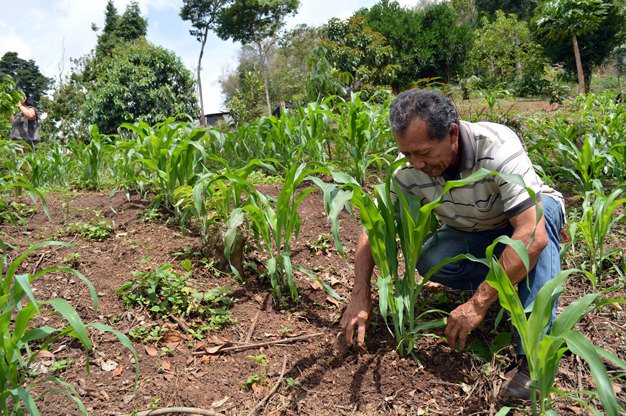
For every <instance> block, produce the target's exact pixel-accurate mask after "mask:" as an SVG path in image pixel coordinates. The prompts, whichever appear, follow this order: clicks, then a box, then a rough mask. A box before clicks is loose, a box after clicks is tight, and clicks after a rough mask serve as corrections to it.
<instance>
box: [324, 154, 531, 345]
mask: <svg viewBox="0 0 626 416" xmlns="http://www.w3.org/2000/svg"><path fill="white" fill-rule="evenodd" d="M405 164H406V159H404V158H403V159H400V160H398V161H396V162H395V163H394V164H393V167H395V168H398V167H401V166H404V165H405ZM391 172H393V169H392V170H390V173H389V174H388V175H387V179H386V181H385V183H384V184H380V185H377V186H376V187H374V193H375V196H374V198H372V197H371V196H370V195H368V194H367V192H366V191H365V190H364V189H363V188H362V187H361V186H360V185H359V184H358V183H357V181H356V180H354V179H353V178H350V177H347V176H346V175H338V174H335V175H334V178H335V180H336V181H338V182H340V183H343V185H342V186H341V188H337V186H336V185H335V184H325V183H323V182H321V181H319V180H317V181H316V182H315V183H316V184H317V185H318V186H319V187H320V188H321V189H322V190H323V192H324V205H325V207H326V211H327V214H328V216H329V221H330V222H331V224H332V226H331V231H332V233H333V237H334V238H335V243H336V244H340V240H339V236H338V234H337V232H338V229H339V227H338V223H337V222H338V214H339V212H340V211H341V208H342V207H344V206H346V205H347V202H348V200H349V201H350V202H351V204H352V205H353V206H355V207H357V208H358V209H359V214H360V221H361V224H362V225H363V228H364V229H365V230H366V232H367V235H368V238H369V245H370V249H371V252H372V256H373V258H374V262H375V263H376V266H378V272H379V277H378V282H377V283H378V296H379V308H380V312H381V316H382V317H383V318H384V319H385V321H387V319H388V318H389V317H391V319H392V322H393V331H392V333H393V334H394V336H395V338H396V341H397V342H398V350H399V352H400V354H402V355H407V354H411V353H412V351H413V348H414V345H415V342H416V339H417V338H418V337H419V336H421V335H420V333H421V332H422V331H423V330H425V329H431V328H435V327H438V326H443V325H445V320H444V319H436V320H431V321H422V318H424V317H425V316H427V315H428V314H432V313H442V311H439V310H426V311H424V307H423V306H424V305H423V300H422V291H423V288H424V285H425V284H426V282H427V281H428V280H429V279H430V277H431V276H432V275H433V274H434V273H436V272H437V271H438V270H439V269H440V268H441V267H443V266H444V265H445V264H447V263H448V262H452V261H458V260H459V259H460V258H461V257H462V256H457V257H455V258H451V259H445V260H444V261H442V263H440V264H439V265H437V266H435V267H433V269H431V270H430V271H429V272H428V273H427V274H426V275H425V276H421V278H416V269H415V267H416V265H417V262H418V260H419V255H420V252H421V250H422V247H423V245H424V243H425V242H426V240H427V239H428V238H429V237H430V236H431V235H432V233H433V232H434V231H435V229H436V227H437V220H436V218H435V216H434V214H433V210H434V209H435V208H437V207H438V206H439V205H441V204H442V203H443V202H442V201H443V197H444V195H445V194H446V193H447V192H449V191H450V190H451V189H454V188H458V187H462V186H465V185H468V184H471V183H474V182H476V181H479V180H482V179H484V178H485V177H487V176H490V175H493V176H498V177H499V180H503V181H507V182H509V183H515V184H518V185H520V186H522V187H524V188H525V189H527V190H528V192H529V193H530V195H531V197H532V198H533V200H534V199H535V194H534V192H533V191H532V190H531V189H529V188H527V187H526V186H525V184H524V182H523V180H522V179H521V177H519V176H518V175H507V174H500V173H497V172H490V171H487V170H484V169H483V170H480V171H478V172H475V173H474V174H472V175H470V176H468V177H466V178H463V179H460V180H456V181H448V182H446V185H445V186H444V188H443V190H442V191H441V194H440V196H439V197H438V198H437V199H435V200H433V201H432V202H430V203H427V204H425V205H420V202H419V199H418V197H417V196H414V195H412V194H407V193H405V192H404V191H402V190H401V189H400V188H399V186H398V185H397V183H396V182H395V181H393V175H392V173H391ZM392 193H393V194H394V195H395V200H394V198H392ZM537 209H538V210H540V208H539V206H538V207H537ZM538 213H540V211H538ZM538 217H539V216H538ZM397 241H399V242H400V248H401V252H402V257H403V259H404V265H405V271H404V274H403V276H400V272H399V267H398V266H399V262H398V254H399V253H398V244H397ZM338 250H339V251H340V252H343V250H342V249H341V248H340V247H338ZM390 331H391V329H390Z"/></svg>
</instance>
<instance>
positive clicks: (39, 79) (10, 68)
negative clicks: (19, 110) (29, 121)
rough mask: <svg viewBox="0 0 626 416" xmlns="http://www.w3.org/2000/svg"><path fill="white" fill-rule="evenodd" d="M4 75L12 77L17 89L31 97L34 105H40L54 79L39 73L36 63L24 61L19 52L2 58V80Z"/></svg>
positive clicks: (0, 67)
mask: <svg viewBox="0 0 626 416" xmlns="http://www.w3.org/2000/svg"><path fill="white" fill-rule="evenodd" d="M3 74H4V75H8V76H10V77H11V78H12V79H13V81H14V83H15V87H16V88H17V89H18V90H21V91H23V92H24V93H25V94H27V95H29V96H30V97H31V99H32V100H33V101H34V103H38V102H39V100H40V99H41V96H42V95H43V94H44V93H45V92H46V91H47V90H48V88H50V86H51V85H52V79H50V78H48V77H46V76H44V75H43V74H42V73H41V71H39V67H38V66H37V64H36V63H35V61H33V60H32V59H29V60H25V59H22V58H20V57H19V56H18V55H17V52H7V53H5V54H4V55H3V56H2V58H0V78H1V77H2V75H3Z"/></svg>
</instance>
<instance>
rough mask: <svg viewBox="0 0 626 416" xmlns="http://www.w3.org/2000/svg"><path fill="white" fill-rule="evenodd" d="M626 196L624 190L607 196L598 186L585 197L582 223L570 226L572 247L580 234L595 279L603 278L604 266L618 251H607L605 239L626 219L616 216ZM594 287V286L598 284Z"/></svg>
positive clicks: (620, 215)
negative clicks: (613, 228)
mask: <svg viewBox="0 0 626 416" xmlns="http://www.w3.org/2000/svg"><path fill="white" fill-rule="evenodd" d="M623 194H624V190H623V189H621V188H617V189H615V190H613V192H611V193H610V194H609V195H604V189H603V188H602V187H601V186H599V185H596V189H595V190H593V191H589V192H587V193H585V199H584V201H583V205H582V212H581V214H580V219H578V221H576V222H573V223H571V225H570V235H571V238H572V247H573V246H575V242H576V241H577V240H578V235H579V234H580V235H581V236H582V240H583V241H584V243H585V244H584V245H583V246H584V248H585V250H586V251H587V252H588V254H589V263H590V265H589V266H590V267H589V268H590V270H589V271H590V272H591V275H592V276H600V273H601V271H602V264H603V262H604V261H605V260H606V259H608V258H610V257H611V256H612V255H613V254H614V253H615V251H616V250H608V251H607V249H606V238H607V236H608V235H609V233H610V232H611V228H612V227H613V226H615V225H618V224H620V223H621V222H622V221H623V220H624V218H625V217H626V213H625V212H623V211H622V212H621V213H619V214H617V215H615V211H616V210H617V208H618V207H620V206H623V205H624V204H625V203H626V198H622V195H623ZM593 283H594V286H595V282H593Z"/></svg>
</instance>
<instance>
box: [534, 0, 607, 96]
mask: <svg viewBox="0 0 626 416" xmlns="http://www.w3.org/2000/svg"><path fill="white" fill-rule="evenodd" d="M608 6H609V5H608V4H607V3H605V2H604V1H603V0H559V1H555V0H547V1H544V2H543V3H541V4H539V6H537V8H536V9H535V12H534V25H535V27H536V33H537V34H538V35H539V36H540V37H541V38H543V39H544V40H546V41H548V42H550V41H555V40H557V41H558V40H561V39H566V38H569V39H571V42H572V48H573V50H574V59H575V62H576V73H577V74H578V93H579V94H583V93H585V91H586V88H585V75H584V71H583V65H582V60H581V57H580V50H579V47H578V37H579V36H581V35H586V34H590V33H593V32H595V31H597V30H598V29H599V28H600V25H601V23H602V22H603V21H604V20H605V19H606V17H607V10H608Z"/></svg>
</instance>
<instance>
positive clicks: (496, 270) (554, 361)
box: [482, 236, 626, 415]
mask: <svg viewBox="0 0 626 416" xmlns="http://www.w3.org/2000/svg"><path fill="white" fill-rule="evenodd" d="M498 243H505V244H508V245H510V246H511V247H512V248H513V249H515V251H516V252H517V254H518V255H519V256H520V258H521V259H522V260H523V261H524V263H525V265H526V268H528V264H529V263H528V252H527V249H526V247H525V246H524V245H523V244H522V243H520V241H517V240H512V239H511V238H509V237H506V236H504V237H499V238H497V239H496V240H495V241H494V243H493V244H492V245H491V246H489V247H488V249H487V253H486V259H485V260H484V261H482V262H483V263H484V264H485V265H487V266H488V267H489V270H490V271H489V273H488V275H487V278H486V281H487V282H488V283H489V284H490V285H491V286H493V287H494V288H495V289H496V290H497V291H498V295H499V297H498V299H499V300H500V304H501V305H502V307H503V308H504V309H506V310H507V311H508V312H509V313H510V314H511V321H512V323H513V325H514V326H515V328H516V329H517V331H518V333H519V337H520V340H521V343H522V346H523V348H524V352H525V353H526V358H527V361H528V368H529V372H530V379H531V385H530V387H531V402H532V411H533V415H536V414H537V407H536V406H537V403H538V404H539V412H540V414H550V412H552V413H554V411H553V410H552V400H553V399H552V396H551V393H553V392H556V393H559V394H564V392H562V391H560V390H557V389H556V388H555V387H554V379H555V377H556V372H557V370H558V367H559V362H560V361H561V358H562V356H563V354H564V353H565V352H566V351H567V350H568V349H570V350H571V351H572V352H573V353H574V354H577V355H579V356H580V357H581V358H582V359H583V360H584V361H586V362H587V364H588V365H589V367H590V369H591V374H592V376H593V379H594V382H595V385H596V389H597V390H596V392H595V394H597V396H598V397H599V399H600V402H601V403H602V406H603V407H604V409H605V410H606V411H607V414H610V415H617V414H618V411H619V410H618V409H619V407H620V405H619V404H618V403H617V400H616V398H615V394H614V393H613V388H612V383H611V380H610V378H609V376H608V374H607V371H606V368H605V366H604V364H603V362H602V359H601V358H604V359H607V360H609V361H611V362H612V364H615V365H617V366H618V367H621V368H622V369H626V362H624V361H623V360H620V359H619V358H618V357H616V356H614V355H613V354H611V353H609V352H608V351H606V350H603V349H601V348H599V347H595V346H594V345H593V344H591V343H590V342H589V341H588V340H587V339H586V338H585V337H584V336H583V335H582V334H581V333H580V332H579V331H577V330H575V329H574V325H576V323H577V322H578V321H580V320H581V319H582V318H583V317H584V316H585V315H586V314H587V313H589V312H590V311H592V310H593V309H594V307H593V306H592V304H593V303H594V302H597V299H598V297H599V295H600V294H599V293H592V294H589V295H586V296H583V297H582V298H580V299H578V300H576V301H574V302H572V303H571V304H569V305H568V306H566V307H565V308H564V309H563V310H562V311H561V313H560V314H559V315H558V316H557V318H556V320H555V321H554V323H553V325H552V328H551V329H549V322H550V316H551V313H552V305H553V303H554V302H555V301H556V299H557V298H558V296H559V295H560V293H561V292H562V291H563V284H564V282H565V280H566V279H567V277H568V276H569V275H570V274H571V273H573V272H574V270H567V271H563V272H561V273H559V274H558V275H557V276H555V277H554V278H552V280H550V281H549V282H548V283H546V284H545V285H544V286H543V287H542V288H541V290H540V291H539V293H538V295H537V298H536V299H535V301H534V302H533V304H532V310H531V312H530V315H528V316H527V314H526V311H525V310H524V307H523V306H522V303H521V301H520V300H519V297H518V296H517V291H516V290H515V288H514V287H513V285H512V284H511V281H510V279H509V277H508V276H507V274H506V272H505V271H504V268H503V267H502V265H501V264H500V263H499V262H498V260H497V259H496V258H495V257H494V256H493V250H494V248H495V246H496V244H498ZM537 393H539V397H537ZM579 403H583V404H584V403H588V401H579ZM584 406H585V408H587V410H589V411H593V412H594V414H596V413H597V411H595V409H593V408H592V407H591V406H590V405H589V404H584ZM621 407H622V410H624V408H623V406H621Z"/></svg>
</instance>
